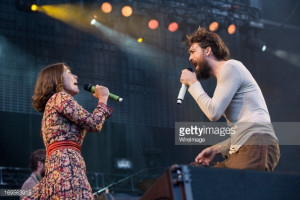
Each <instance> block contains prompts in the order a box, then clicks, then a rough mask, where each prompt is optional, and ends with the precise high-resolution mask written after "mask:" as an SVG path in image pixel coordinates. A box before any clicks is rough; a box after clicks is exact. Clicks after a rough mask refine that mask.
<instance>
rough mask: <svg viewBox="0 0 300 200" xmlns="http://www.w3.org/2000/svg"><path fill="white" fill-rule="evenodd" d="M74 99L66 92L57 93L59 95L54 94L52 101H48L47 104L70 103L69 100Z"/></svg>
mask: <svg viewBox="0 0 300 200" xmlns="http://www.w3.org/2000/svg"><path fill="white" fill-rule="evenodd" d="M72 99H73V97H72V96H71V95H70V94H68V93H66V92H57V93H54V94H53V95H52V96H51V97H50V99H49V100H48V102H47V104H48V103H50V104H53V103H54V104H55V103H58V102H59V103H60V102H63V101H69V100H72Z"/></svg>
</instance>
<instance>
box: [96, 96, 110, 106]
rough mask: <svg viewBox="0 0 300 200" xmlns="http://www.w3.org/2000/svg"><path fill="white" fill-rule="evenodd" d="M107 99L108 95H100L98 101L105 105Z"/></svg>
mask: <svg viewBox="0 0 300 200" xmlns="http://www.w3.org/2000/svg"><path fill="white" fill-rule="evenodd" d="M107 100H108V97H100V98H99V99H98V102H101V103H104V104H105V105H107Z"/></svg>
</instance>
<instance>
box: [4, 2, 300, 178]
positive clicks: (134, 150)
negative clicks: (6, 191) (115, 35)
mask: <svg viewBox="0 0 300 200" xmlns="http://www.w3.org/2000/svg"><path fill="white" fill-rule="evenodd" d="M65 2H67V1H65ZM248 2H249V3H251V2H252V1H248ZM273 2H274V1H263V2H260V1H253V2H252V3H254V4H255V5H257V6H259V7H260V8H261V10H262V17H263V18H265V19H268V20H274V21H276V22H279V25H278V26H280V22H282V21H284V20H285V19H286V18H285V17H288V16H289V14H290V12H291V10H292V9H293V7H294V6H295V4H296V2H297V1H296V0H295V1H292V0H290V1H285V3H283V2H282V1H279V0H276V2H277V3H278V5H277V4H276V3H273ZM0 7H1V13H0V166H12V167H27V166H28V158H29V155H30V153H31V152H32V151H34V150H35V149H37V148H42V147H43V142H42V137H41V134H40V123H41V118H42V115H41V114H40V113H38V112H37V111H35V110H33V109H32V107H31V96H32V94H33V88H34V84H35V81H36V78H37V75H38V72H39V71H40V70H41V69H42V68H43V67H45V66H47V65H48V64H52V63H56V62H66V63H67V64H68V65H70V67H71V69H72V71H73V73H74V74H76V75H77V76H78V77H79V78H78V83H79V88H80V90H81V91H80V93H79V94H78V95H76V96H75V99H76V100H77V101H78V102H79V103H80V104H81V105H82V106H83V107H84V108H86V109H87V110H89V111H92V110H93V108H94V107H95V105H96V102H97V101H96V99H94V98H93V97H92V95H91V94H90V93H88V92H86V91H84V90H83V85H84V84H85V83H92V84H102V85H105V86H107V87H109V89H110V91H111V92H112V93H115V94H118V95H120V96H121V97H123V98H124V102H123V103H117V102H112V101H110V102H109V105H110V106H111V107H113V108H114V114H113V115H112V116H111V118H109V119H108V120H107V122H106V124H105V125H104V127H103V130H102V132H101V133H97V134H95V133H88V134H87V135H86V138H85V142H84V144H83V149H82V152H83V156H84V158H85V161H86V164H87V170H88V171H97V172H103V173H114V172H116V170H115V169H114V165H113V163H114V161H115V159H118V158H128V159H130V160H131V161H132V162H133V170H132V171H131V172H129V173H133V172H135V171H137V170H141V169H144V168H151V167H161V166H162V167H164V166H169V165H171V164H173V163H189V162H191V161H193V159H194V157H195V156H196V155H197V153H199V152H200V151H201V150H202V149H203V148H204V146H175V142H174V135H175V131H174V127H175V122H183V121H208V120H207V118H206V117H205V116H204V115H203V113H202V112H201V111H200V109H199V108H198V106H197V105H196V103H195V102H194V100H193V99H192V97H191V96H190V95H189V94H187V95H186V99H185V101H184V103H183V104H182V105H180V106H178V105H176V98H177V94H178V90H179V88H180V86H181V84H180V83H179V77H180V73H181V70H182V69H183V68H185V67H188V66H191V64H190V63H189V62H188V54H187V49H186V47H185V46H184V45H182V36H184V35H185V34H187V33H190V32H191V31H194V30H196V28H197V26H198V25H195V26H193V27H187V28H186V30H183V31H182V30H181V31H178V32H176V33H169V32H168V31H167V30H165V29H164V28H163V27H160V29H159V31H152V32H151V31H149V30H148V31H145V38H147V39H145V43H143V44H134V45H133V44H129V43H126V41H124V40H120V41H118V42H114V41H109V40H107V39H105V38H104V37H102V36H103V35H102V34H100V33H97V32H96V31H95V30H92V31H91V30H88V31H83V30H79V29H76V28H75V27H73V26H71V25H68V24H65V23H63V22H60V21H58V20H55V19H53V18H50V17H48V16H46V15H44V14H41V13H25V12H21V11H19V10H17V8H16V6H15V3H14V1H0ZM281 8H282V9H281ZM186 9H188V8H186ZM273 9H275V10H278V12H282V14H281V16H282V18H279V17H278V15H275V12H273ZM279 9H280V11H279ZM278 12H276V13H278ZM284 16H285V17H284ZM159 17H160V18H161V19H162V18H163V14H161V15H159ZM295 19H299V11H296V12H295V13H294V15H292V17H291V18H290V19H289V20H290V21H289V23H292V24H293V25H294V26H300V25H299V22H297V21H296V20H295ZM199 25H201V22H199ZM162 26H163V24H162ZM95 32H96V33H95ZM299 32H300V31H299V30H297V29H289V28H282V27H274V26H270V27H268V28H265V29H263V30H261V31H260V32H259V33H258V36H259V37H260V38H261V39H263V40H264V41H265V42H266V43H267V44H268V46H269V47H270V48H272V49H273V50H284V51H286V52H289V53H294V54H297V56H298V57H299V56H300V55H299V52H300V51H299V47H300V40H299ZM220 35H221V36H222V37H223V38H224V41H225V42H226V44H227V45H228V46H229V48H230V49H231V54H232V58H234V59H238V60H240V61H242V62H243V63H244V64H245V65H246V67H247V68H248V69H249V71H250V72H251V73H252V75H253V76H254V78H255V79H256V80H257V82H258V84H259V85H260V87H261V89H262V92H263V94H264V97H265V99H266V102H267V105H268V108H269V112H270V114H271V118H272V120H273V121H275V122H282V121H286V122H290V121H293V122H295V121H300V117H299V108H300V102H299V99H300V93H299V88H298V87H299V85H300V84H299V83H300V81H299V77H300V68H299V64H298V65H297V64H295V63H291V62H289V60H284V59H282V58H279V57H277V56H275V55H274V54H273V53H271V52H265V53H264V54H262V53H256V52H253V51H250V50H248V49H247V48H246V47H245V46H244V44H243V42H242V39H243V33H240V32H239V31H238V32H237V33H236V34H235V35H233V36H229V35H228V34H227V33H225V31H222V32H220ZM108 37H110V35H108ZM124 39H125V38H124ZM298 60H299V58H298ZM203 85H204V88H205V90H207V91H208V93H209V94H210V95H212V94H213V89H214V86H215V81H214V80H209V81H204V82H203ZM221 120H223V121H224V119H221ZM281 149H282V151H281V154H282V158H281V161H280V163H279V166H278V168H277V170H278V171H289V172H298V173H299V172H300V167H299V166H300V161H299V160H298V158H296V155H298V154H299V152H300V148H299V147H298V146H282V147H281ZM127 173H128V172H127Z"/></svg>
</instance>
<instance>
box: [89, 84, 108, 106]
mask: <svg viewBox="0 0 300 200" xmlns="http://www.w3.org/2000/svg"><path fill="white" fill-rule="evenodd" d="M93 96H94V97H95V98H97V99H98V100H99V101H100V102H102V103H104V104H107V99H108V96H109V90H108V88H107V87H104V86H100V85H96V89H95V92H94V93H93Z"/></svg>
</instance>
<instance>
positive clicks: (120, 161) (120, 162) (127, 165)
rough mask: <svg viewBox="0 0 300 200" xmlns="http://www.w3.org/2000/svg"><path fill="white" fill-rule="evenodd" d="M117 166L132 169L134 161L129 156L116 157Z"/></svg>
mask: <svg viewBox="0 0 300 200" xmlns="http://www.w3.org/2000/svg"><path fill="white" fill-rule="evenodd" d="M115 168H117V169H125V170H126V169H127V170H128V169H132V162H131V161H130V160H129V159H127V158H121V159H116V160H115Z"/></svg>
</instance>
